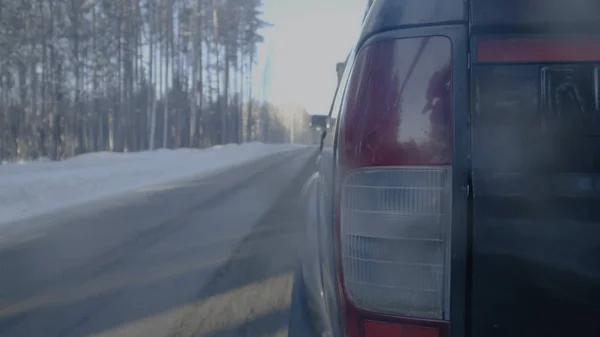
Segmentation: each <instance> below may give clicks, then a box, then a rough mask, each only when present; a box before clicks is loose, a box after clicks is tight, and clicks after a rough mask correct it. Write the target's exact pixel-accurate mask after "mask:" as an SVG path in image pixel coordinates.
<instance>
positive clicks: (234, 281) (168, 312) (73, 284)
mask: <svg viewBox="0 0 600 337" xmlns="http://www.w3.org/2000/svg"><path fill="white" fill-rule="evenodd" d="M315 151H316V150H315V149H314V148H294V149H288V150H287V151H279V150H278V151H272V153H271V154H264V155H263V157H261V159H260V160H255V161H246V162H245V163H238V164H237V165H230V168H229V169H226V170H224V171H223V170H222V171H220V172H219V173H217V174H211V175H206V174H204V175H201V176H200V177H196V178H189V177H188V178H187V180H184V181H183V180H177V181H175V180H173V179H172V182H170V183H166V181H165V183H162V184H153V185H152V186H145V187H140V186H137V185H136V186H137V189H136V190H135V191H132V192H131V193H127V194H123V195H119V196H115V197H114V198H112V199H110V200H106V199H104V200H103V201H102V202H97V203H93V204H82V205H79V206H77V207H74V208H71V209H67V208H65V209H61V210H60V211H57V212H54V213H47V214H46V215H44V216H40V217H29V218H26V219H23V220H19V222H16V221H12V222H10V223H8V222H6V221H5V225H4V227H0V336H1V337H38V336H39V337H59V336H60V337H74V336H94V337H100V336H106V337H108V336H140V337H141V336H144V337H145V336H160V337H164V336H211V337H224V336H285V335H286V334H287V321H288V315H289V301H290V298H289V295H290V292H291V286H292V282H293V273H294V271H295V266H296V263H297V261H296V256H297V250H296V249H297V247H298V244H301V242H300V241H299V235H300V231H301V227H300V226H301V224H300V221H301V214H300V207H299V206H300V205H299V191H300V189H301V186H302V183H303V182H304V181H305V180H306V178H307V177H308V174H309V173H310V171H311V166H312V165H314V159H315V154H316V152H315ZM0 177H1V172H0ZM170 181H171V180H170ZM0 193H1V192H0ZM2 228H4V230H1V229H2Z"/></svg>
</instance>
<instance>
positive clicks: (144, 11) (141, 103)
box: [0, 0, 310, 163]
mask: <svg viewBox="0 0 600 337" xmlns="http://www.w3.org/2000/svg"><path fill="white" fill-rule="evenodd" d="M261 6H262V0H0V163H1V162H2V161H14V160H21V159H26V160H32V159H37V158H41V157H43V158H50V159H52V160H61V159H64V158H68V157H71V156H74V155H77V154H82V153H88V152H95V151H115V152H125V151H126V152H132V151H140V150H148V149H157V148H179V147H196V148H204V147H209V146H213V145H217V144H225V143H235V142H244V141H263V142H290V141H292V142H306V141H307V139H308V138H310V134H309V132H307V131H305V130H306V129H308V127H307V124H308V114H307V113H306V111H304V110H303V109H299V108H293V109H296V110H297V111H295V112H294V113H292V114H290V113H289V111H288V113H284V111H282V108H280V107H275V106H273V105H272V104H269V103H268V102H266V101H260V100H258V99H256V98H254V97H253V96H252V86H251V83H252V73H253V67H254V65H255V64H256V52H257V47H258V45H259V44H260V43H262V42H263V38H262V36H261V30H262V29H269V28H268V27H269V24H268V23H267V22H265V21H263V20H262V19H261ZM284 110H285V109H284ZM290 116H291V117H290Z"/></svg>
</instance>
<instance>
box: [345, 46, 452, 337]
mask: <svg viewBox="0 0 600 337" xmlns="http://www.w3.org/2000/svg"><path fill="white" fill-rule="evenodd" d="M450 84H451V42H450V40H449V39H447V38H445V37H440V36H435V37H422V38H409V39H400V40H387V41H383V42H377V43H373V44H370V45H368V46H366V47H364V48H363V49H361V50H360V51H359V53H358V55H357V57H356V60H355V64H354V68H353V70H352V74H351V77H350V83H349V87H348V90H347V92H346V95H345V97H346V98H345V102H344V104H343V107H342V110H343V111H342V113H341V114H340V115H341V116H342V119H341V121H340V122H341V124H340V130H339V134H338V151H339V156H338V158H339V159H338V168H337V175H338V177H339V193H338V218H337V225H338V228H337V232H338V237H337V242H336V248H337V253H338V256H339V266H340V269H339V273H338V274H339V275H340V277H339V285H340V289H341V290H342V291H341V298H342V303H341V304H342V308H343V310H344V326H345V333H346V336H368V337H379V336H382V337H383V336H398V337H418V336H423V337H429V336H431V337H433V336H436V337H437V336H444V335H446V334H447V331H448V320H449V315H448V314H449V313H448V308H449V279H450V278H449V276H450V263H449V261H450V260H449V259H450V243H449V241H450V222H451V204H452V199H451V188H452V185H451V184H452V166H451V164H452V114H451V96H452V93H451V85H450ZM381 322H387V323H385V324H384V323H381ZM389 323H392V324H389ZM381 324H383V325H381Z"/></svg>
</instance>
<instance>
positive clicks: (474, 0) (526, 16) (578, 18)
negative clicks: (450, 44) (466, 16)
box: [471, 0, 600, 30]
mask: <svg viewBox="0 0 600 337" xmlns="http://www.w3.org/2000/svg"><path fill="white" fill-rule="evenodd" d="M471 11H472V18H473V24H474V25H475V26H478V25H505V26H508V25H513V26H514V25H548V24H551V25H553V26H554V30H556V29H557V28H558V27H561V29H562V26H563V25H572V24H578V25H581V24H598V22H599V21H600V1H597V0H570V1H565V0H543V1H540V0H471Z"/></svg>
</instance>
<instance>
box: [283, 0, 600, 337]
mask: <svg viewBox="0 0 600 337" xmlns="http://www.w3.org/2000/svg"><path fill="white" fill-rule="evenodd" d="M329 117H330V118H329V119H328V120H333V119H334V118H335V120H336V123H335V125H332V126H331V127H329V128H328V129H327V130H326V131H325V133H324V135H323V143H324V144H328V143H331V144H333V146H332V147H328V146H323V149H322V151H321V154H320V158H319V161H318V171H317V172H315V175H314V176H313V177H312V178H311V179H310V181H309V182H307V185H306V186H305V190H304V192H305V193H306V197H307V202H308V206H309V207H308V214H307V216H308V217H307V221H306V228H305V232H306V242H305V245H303V247H305V249H303V251H302V252H301V264H300V267H299V271H298V273H297V277H296V282H295V285H294V290H293V297H292V300H293V303H292V312H291V321H290V328H289V329H290V330H289V336H290V337H297V336H335V337H342V336H346V337H444V336H446V337H448V336H450V337H533V336H540V337H551V336H561V337H576V336H586V337H592V336H600V1H598V0H569V1H566V0H375V1H374V3H373V5H372V7H371V9H370V10H369V12H368V14H367V16H366V18H365V21H364V23H363V28H362V34H361V36H360V39H359V41H358V43H357V44H356V46H355V48H354V49H353V51H352V52H351V53H350V56H349V58H348V60H347V62H346V67H345V71H344V75H343V76H342V78H341V81H340V84H339V87H338V89H337V92H336V95H335V98H334V102H333V104H332V109H331V111H330V116H329ZM324 123H325V122H324Z"/></svg>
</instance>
